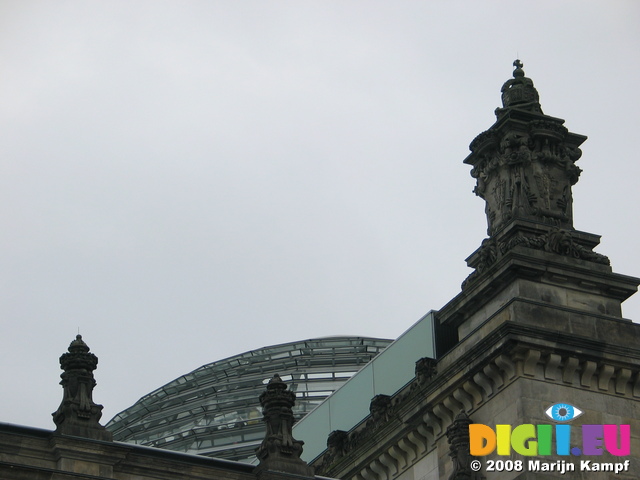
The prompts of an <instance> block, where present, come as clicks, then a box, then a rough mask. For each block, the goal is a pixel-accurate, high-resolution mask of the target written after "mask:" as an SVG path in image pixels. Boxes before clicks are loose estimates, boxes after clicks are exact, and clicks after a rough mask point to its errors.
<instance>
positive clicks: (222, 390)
mask: <svg viewBox="0 0 640 480" xmlns="http://www.w3.org/2000/svg"><path fill="white" fill-rule="evenodd" d="M390 343H391V340H386V339H380V338H365V337H326V338H315V339H311V340H303V341H299V342H292V343H285V344H282V345H274V346H270V347H264V348H260V349H258V350H252V351H250V352H246V353H241V354H240V355H235V356H233V357H229V358H226V359H224V360H219V361H217V362H213V363H209V364H207V365H203V366H202V367H200V368H198V369H196V370H194V371H193V372H191V373H187V374H186V375H183V376H181V377H179V378H177V379H175V380H173V381H172V382H169V383H168V384H166V385H165V386H163V387H161V388H159V389H157V390H155V391H153V392H151V393H149V394H148V395H146V396H144V397H142V398H141V399H140V400H138V401H137V402H136V403H135V404H134V405H133V406H131V407H129V408H127V409H126V410H124V411H123V412H120V413H119V414H117V415H116V416H115V417H114V418H113V419H111V420H110V421H109V423H108V424H107V425H106V427H107V429H109V430H110V431H111V432H113V439H114V440H118V441H122V442H128V443H134V444H138V445H147V446H152V447H158V448H166V449H168V450H175V451H180V452H188V453H193V454H199V455H206V456H209V457H216V458H225V459H229V460H238V461H244V462H251V461H253V459H254V458H255V456H254V452H255V449H256V448H257V447H258V445H260V443H261V441H262V439H263V438H264V434H265V428H264V424H263V422H262V412H261V409H260V403H259V400H258V398H259V396H260V394H261V393H262V392H263V391H264V388H265V385H266V384H267V382H268V381H269V379H271V377H273V375H274V374H275V373H278V374H279V375H280V377H281V378H282V380H284V381H285V382H286V383H287V384H288V385H289V388H290V389H291V390H292V391H294V392H295V393H296V405H295V407H294V415H295V420H296V421H298V420H300V419H301V418H302V417H304V416H305V415H306V414H307V413H309V412H310V411H311V410H313V409H314V408H315V407H316V406H317V405H318V404H319V403H320V402H322V400H324V399H325V398H326V397H328V396H329V395H330V394H331V393H333V392H334V391H335V390H336V389H337V388H338V387H340V386H341V385H342V384H343V383H344V382H346V381H347V380H348V379H349V378H350V377H351V376H352V375H353V374H355V373H356V372H357V371H358V370H360V369H361V368H362V367H363V366H364V365H366V364H367V363H368V362H369V361H370V360H371V359H372V358H373V357H375V356H376V355H377V354H378V353H380V352H381V351H382V350H383V349H384V348H385V347H386V346H387V345H389V344H390Z"/></svg>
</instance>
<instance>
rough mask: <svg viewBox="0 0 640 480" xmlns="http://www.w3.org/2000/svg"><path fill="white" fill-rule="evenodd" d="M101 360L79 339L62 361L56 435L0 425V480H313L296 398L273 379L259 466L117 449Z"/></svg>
mask: <svg viewBox="0 0 640 480" xmlns="http://www.w3.org/2000/svg"><path fill="white" fill-rule="evenodd" d="M97 364H98V358H97V357H96V356H95V355H94V354H93V353H91V352H90V351H89V347H88V346H87V344H86V343H85V342H84V341H83V340H82V337H81V336H80V335H78V336H77V337H76V339H75V340H74V341H73V342H71V345H70V346H69V349H68V352H67V353H64V354H63V355H62V356H61V357H60V367H61V368H62V369H63V370H64V372H63V373H62V375H61V378H62V381H61V382H60V384H61V385H62V387H63V398H62V402H61V403H60V407H59V408H58V410H57V411H56V412H54V414H53V420H54V422H55V424H56V426H57V428H56V430H55V431H53V432H52V431H49V430H43V429H39V428H32V427H23V426H18V425H10V424H1V423H0V478H1V479H2V480H67V479H68V480H72V479H74V480H78V479H87V480H88V479H93V480H103V479H117V480H133V479H135V480H169V479H176V478H180V479H182V480H196V479H197V480H204V479H224V480H280V479H282V480H284V479H292V480H293V479H296V478H299V479H307V480H313V479H314V474H313V469H312V468H311V467H309V465H308V464H307V463H306V462H304V461H302V460H301V459H300V453H301V451H302V442H300V441H298V440H295V439H294V438H293V437H292V434H291V427H292V425H293V419H294V415H293V406H294V403H295V394H294V393H293V392H291V391H290V390H289V389H288V387H287V385H286V384H285V383H284V382H283V381H282V380H281V379H280V377H279V376H278V375H275V376H274V377H273V378H272V379H271V380H270V381H269V383H268V384H267V385H266V388H265V389H264V391H263V392H262V394H261V395H260V398H259V400H260V404H261V406H262V412H263V415H264V421H265V423H266V425H267V429H266V430H267V431H266V433H265V435H264V439H263V441H262V443H261V444H260V445H259V447H258V448H257V451H256V453H257V455H258V458H259V460H260V463H259V464H258V466H257V467H255V466H253V465H250V464H247V463H240V462H234V461H230V460H222V459H216V458H209V457H205V456H200V455H189V454H185V453H179V452H173V451H170V450H163V449H159V448H151V447H145V446H141V445H131V444H126V443H122V442H114V441H113V436H112V434H111V432H109V431H108V430H107V429H106V428H105V427H104V426H102V425H101V424H100V423H99V420H100V417H101V415H102V405H97V404H96V403H94V401H93V398H92V397H93V396H92V392H93V388H94V386H95V384H96V382H95V379H94V376H93V371H94V370H95V369H96V366H97Z"/></svg>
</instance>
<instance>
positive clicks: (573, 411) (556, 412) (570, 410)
mask: <svg viewBox="0 0 640 480" xmlns="http://www.w3.org/2000/svg"><path fill="white" fill-rule="evenodd" d="M544 413H545V414H546V415H547V416H548V417H549V418H550V419H552V420H555V421H556V422H569V421H571V420H573V419H575V418H578V417H579V416H580V415H582V413H583V412H582V410H580V409H579V408H578V407H574V406H573V405H569V404H568V403H556V404H555V405H551V406H550V407H549V408H547V410H546V411H545V412H544Z"/></svg>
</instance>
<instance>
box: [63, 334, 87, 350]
mask: <svg viewBox="0 0 640 480" xmlns="http://www.w3.org/2000/svg"><path fill="white" fill-rule="evenodd" d="M68 350H69V352H71V353H87V352H88V351H89V346H88V345H87V344H86V343H84V341H83V340H82V335H80V334H78V335H76V339H75V340H74V341H73V342H71V344H70V345H69V349H68Z"/></svg>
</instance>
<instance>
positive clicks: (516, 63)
mask: <svg viewBox="0 0 640 480" xmlns="http://www.w3.org/2000/svg"><path fill="white" fill-rule="evenodd" d="M513 66H514V67H516V69H515V70H514V71H513V78H518V77H524V70H522V67H523V66H524V65H523V64H522V62H521V61H520V60H518V59H516V60H515V61H514V62H513Z"/></svg>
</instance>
